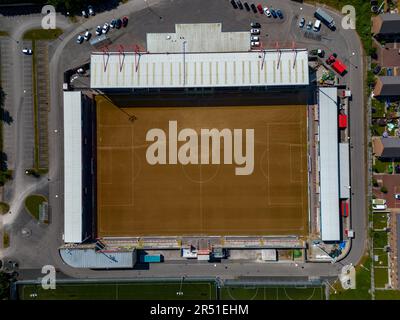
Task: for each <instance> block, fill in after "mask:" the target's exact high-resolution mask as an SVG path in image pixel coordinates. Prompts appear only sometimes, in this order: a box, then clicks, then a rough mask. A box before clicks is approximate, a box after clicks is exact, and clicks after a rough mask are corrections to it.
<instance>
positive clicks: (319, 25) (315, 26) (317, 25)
mask: <svg viewBox="0 0 400 320" xmlns="http://www.w3.org/2000/svg"><path fill="white" fill-rule="evenodd" d="M320 29H321V20H318V19H317V20H315V23H314V27H313V30H314V31H315V32H318V31H319V30H320Z"/></svg>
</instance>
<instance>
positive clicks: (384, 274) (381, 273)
mask: <svg viewBox="0 0 400 320" xmlns="http://www.w3.org/2000/svg"><path fill="white" fill-rule="evenodd" d="M374 280H375V287H377V288H384V287H385V285H386V284H387V283H388V282H389V274H388V269H387V268H374Z"/></svg>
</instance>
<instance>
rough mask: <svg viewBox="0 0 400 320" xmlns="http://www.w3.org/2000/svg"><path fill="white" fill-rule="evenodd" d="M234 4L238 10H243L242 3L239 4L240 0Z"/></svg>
mask: <svg viewBox="0 0 400 320" xmlns="http://www.w3.org/2000/svg"><path fill="white" fill-rule="evenodd" d="M236 3H237V5H238V7H239V9H240V10H243V4H242V2H241V1H240V0H236Z"/></svg>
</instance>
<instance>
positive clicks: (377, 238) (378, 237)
mask: <svg viewBox="0 0 400 320" xmlns="http://www.w3.org/2000/svg"><path fill="white" fill-rule="evenodd" d="M372 238H373V241H374V248H384V247H385V246H387V243H388V235H387V232H385V231H374V232H373V233H372Z"/></svg>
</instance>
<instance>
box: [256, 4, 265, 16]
mask: <svg viewBox="0 0 400 320" xmlns="http://www.w3.org/2000/svg"><path fill="white" fill-rule="evenodd" d="M257 9H258V12H259V13H261V14H263V13H264V9H263V7H262V5H261V4H258V5H257Z"/></svg>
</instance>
